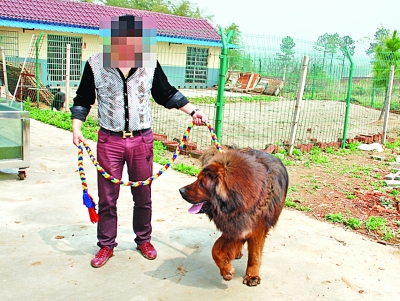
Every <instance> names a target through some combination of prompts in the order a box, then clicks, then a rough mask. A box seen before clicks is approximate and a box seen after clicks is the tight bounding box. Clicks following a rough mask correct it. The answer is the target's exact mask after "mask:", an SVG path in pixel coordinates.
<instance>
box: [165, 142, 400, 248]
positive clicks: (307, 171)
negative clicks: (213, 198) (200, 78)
mask: <svg viewBox="0 0 400 301" xmlns="http://www.w3.org/2000/svg"><path fill="white" fill-rule="evenodd" d="M398 155H399V153H398V152H397V151H394V150H391V149H386V150H384V152H381V153H378V152H376V151H374V152H371V151H361V150H356V151H354V152H351V153H350V154H338V153H336V154H328V153H324V152H322V153H321V154H320V155H319V157H326V161H327V162H326V163H321V164H316V163H311V164H308V162H310V157H309V155H303V156H302V158H301V159H300V160H298V159H295V158H289V161H290V163H289V165H288V166H287V169H288V172H289V193H288V197H287V201H289V205H290V207H289V206H286V210H298V211H302V212H303V213H304V214H305V215H307V216H309V217H311V218H315V219H317V220H319V221H321V222H326V223H328V222H330V221H328V219H329V216H332V218H331V220H333V218H334V217H335V216H336V217H337V216H339V219H340V216H341V217H342V219H343V220H342V221H341V222H340V221H339V222H335V224H337V226H338V227H343V228H345V229H347V230H348V231H354V232H356V233H358V234H360V235H363V236H365V237H366V238H368V239H370V240H373V241H376V242H378V243H381V244H385V245H395V246H400V190H398V189H397V188H391V187H387V186H386V184H385V182H384V176H385V175H387V174H389V173H390V172H391V169H390V166H389V161H394V160H395V158H396V157H397V156H398ZM170 156H171V153H169V152H167V154H165V157H170ZM376 156H379V157H380V158H379V159H376V158H374V157H376ZM175 162H176V163H184V164H188V165H193V166H198V167H200V162H199V160H198V159H195V158H190V157H188V156H184V155H180V156H179V157H178V158H177V160H176V161H175ZM292 164H293V165H292ZM392 171H393V170H392ZM393 172H395V171H393ZM398 194H399V195H398ZM287 204H288V202H287ZM327 215H328V216H327ZM370 217H378V218H383V219H385V220H386V225H381V226H378V228H377V229H375V230H372V229H371V228H373V223H372V222H371V223H370V224H369V226H368V227H367V224H366V222H367V221H368V219H369V218H370ZM356 219H357V220H358V221H359V224H358V225H357V220H356ZM370 219H371V218H370ZM372 220H374V218H372ZM372 220H371V221H372ZM351 221H353V222H354V223H351ZM352 225H353V227H354V228H355V229H352V228H351V226H352Z"/></svg>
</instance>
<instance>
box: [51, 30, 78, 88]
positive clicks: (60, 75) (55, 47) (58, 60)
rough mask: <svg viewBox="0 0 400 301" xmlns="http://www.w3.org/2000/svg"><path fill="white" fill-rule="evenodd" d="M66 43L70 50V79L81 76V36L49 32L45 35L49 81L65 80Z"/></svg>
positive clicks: (76, 79)
mask: <svg viewBox="0 0 400 301" xmlns="http://www.w3.org/2000/svg"><path fill="white" fill-rule="evenodd" d="M67 44H70V45H71V48H70V49H71V50H70V80H71V81H74V80H75V81H79V79H80V76H81V56H82V38H81V37H68V36H60V35H52V34H49V35H48V36H47V65H48V72H49V79H50V81H64V80H65V73H66V70H65V64H66V52H67Z"/></svg>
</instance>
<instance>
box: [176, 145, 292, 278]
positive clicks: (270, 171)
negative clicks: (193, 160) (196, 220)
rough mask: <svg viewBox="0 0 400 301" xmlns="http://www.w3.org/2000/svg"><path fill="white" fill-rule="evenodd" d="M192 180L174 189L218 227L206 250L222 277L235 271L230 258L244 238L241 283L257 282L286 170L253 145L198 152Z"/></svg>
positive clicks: (284, 188)
mask: <svg viewBox="0 0 400 301" xmlns="http://www.w3.org/2000/svg"><path fill="white" fill-rule="evenodd" d="M200 159H201V161H202V163H203V167H202V169H201V171H200V173H199V175H198V176H197V180H196V181H195V182H194V183H192V184H189V185H187V186H185V187H182V188H181V189H179V192H180V193H181V195H182V197H183V198H184V199H185V200H186V201H188V202H189V203H191V204H193V206H192V207H191V208H190V209H189V212H190V213H205V214H207V215H208V217H209V218H210V220H213V221H214V223H215V225H216V227H217V228H218V229H219V230H220V231H221V232H222V235H221V236H220V237H219V238H218V239H217V241H216V242H215V244H214V246H213V248H212V256H213V259H214V261H215V263H216V265H217V266H218V267H219V269H220V273H221V276H222V277H223V278H224V279H225V280H231V279H232V278H233V276H234V274H235V269H234V268H233V266H232V264H231V261H232V260H233V259H235V258H240V257H242V247H243V244H244V243H245V242H247V249H248V261H247V269H246V276H245V277H244V279H243V283H244V284H247V285H248V286H256V285H258V284H260V280H261V278H260V276H259V273H260V266H261V257H262V250H263V247H264V242H265V238H266V236H267V233H268V231H269V229H270V228H271V227H273V226H274V225H275V224H276V222H277V221H278V218H279V215H280V213H281V211H282V208H283V206H284V204H285V198H286V193H287V189H288V173H287V171H286V168H285V167H284V165H283V164H282V162H281V161H280V160H279V159H278V158H276V157H275V156H273V155H270V154H268V153H266V152H263V151H259V150H253V149H242V150H239V149H227V150H226V151H225V152H223V153H217V152H216V151H215V150H209V151H208V152H206V153H205V154H204V155H203V156H202V158H200Z"/></svg>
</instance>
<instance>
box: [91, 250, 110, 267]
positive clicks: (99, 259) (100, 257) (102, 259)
mask: <svg viewBox="0 0 400 301" xmlns="http://www.w3.org/2000/svg"><path fill="white" fill-rule="evenodd" d="M111 256H113V250H111V249H109V248H107V247H102V248H101V249H100V250H99V251H98V252H97V253H96V255H95V256H94V258H93V259H92V260H91V261H90V264H91V265H92V267H94V268H100V267H102V266H103V265H104V264H105V263H106V262H107V260H108V259H110V257H111Z"/></svg>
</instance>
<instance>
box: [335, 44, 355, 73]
mask: <svg viewBox="0 0 400 301" xmlns="http://www.w3.org/2000/svg"><path fill="white" fill-rule="evenodd" d="M355 43H356V42H355V41H354V40H353V39H352V38H351V37H349V36H344V37H342V38H340V41H339V47H340V52H341V53H342V55H343V58H342V72H341V75H342V76H343V70H344V62H345V61H346V57H347V53H346V47H347V49H349V52H350V55H354V50H355V48H356V45H355Z"/></svg>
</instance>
